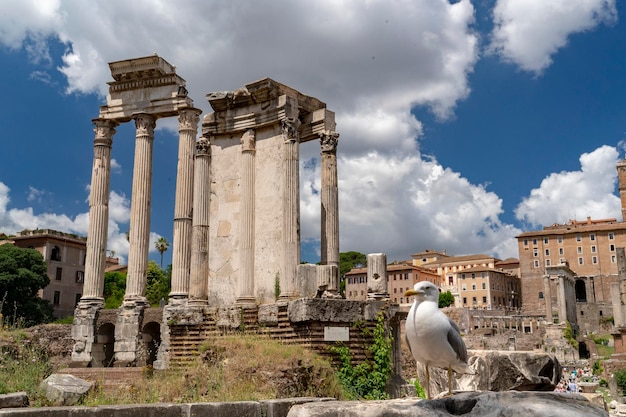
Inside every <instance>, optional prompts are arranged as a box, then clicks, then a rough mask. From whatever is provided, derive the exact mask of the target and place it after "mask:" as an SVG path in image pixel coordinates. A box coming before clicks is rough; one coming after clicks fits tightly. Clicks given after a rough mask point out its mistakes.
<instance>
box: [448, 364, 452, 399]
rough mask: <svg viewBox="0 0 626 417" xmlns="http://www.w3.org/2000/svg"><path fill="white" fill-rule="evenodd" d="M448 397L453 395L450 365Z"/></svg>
mask: <svg viewBox="0 0 626 417" xmlns="http://www.w3.org/2000/svg"><path fill="white" fill-rule="evenodd" d="M448 395H452V367H451V366H450V365H448Z"/></svg>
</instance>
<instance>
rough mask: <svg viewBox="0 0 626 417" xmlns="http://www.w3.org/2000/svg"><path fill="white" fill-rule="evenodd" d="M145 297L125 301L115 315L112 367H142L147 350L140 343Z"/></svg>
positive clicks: (142, 343)
mask: <svg viewBox="0 0 626 417" xmlns="http://www.w3.org/2000/svg"><path fill="white" fill-rule="evenodd" d="M147 305H148V303H147V301H146V299H145V297H136V298H129V299H125V300H124V302H123V303H122V306H121V307H120V309H119V311H118V313H117V323H116V325H115V348H114V351H115V362H114V364H113V366H115V367H124V366H143V365H145V360H146V356H147V350H146V348H145V345H144V342H143V341H142V325H143V313H144V309H145V308H146V306H147Z"/></svg>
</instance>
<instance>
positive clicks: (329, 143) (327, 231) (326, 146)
mask: <svg viewBox="0 0 626 417" xmlns="http://www.w3.org/2000/svg"><path fill="white" fill-rule="evenodd" d="M319 136H320V144H321V149H322V152H321V160H322V161H321V165H322V167H321V168H322V189H321V204H322V206H321V209H322V212H321V223H322V224H321V231H322V233H321V264H322V265H336V266H337V267H339V187H338V179H337V143H338V140H339V134H338V133H335V132H324V133H320V135H319Z"/></svg>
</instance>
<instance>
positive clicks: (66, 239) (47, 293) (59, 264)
mask: <svg viewBox="0 0 626 417" xmlns="http://www.w3.org/2000/svg"><path fill="white" fill-rule="evenodd" d="M11 239H12V240H13V242H14V244H15V246H18V247H20V248H30V249H35V250H37V251H38V252H39V253H41V255H42V256H43V258H44V260H45V261H46V264H47V265H48V277H49V278H50V284H49V285H48V286H47V287H46V288H44V289H43V290H41V291H40V293H39V296H40V297H41V298H43V299H44V300H48V301H50V304H52V307H53V309H54V316H55V317H57V318H63V317H67V316H71V315H73V314H74V308H75V307H76V304H77V303H78V301H79V300H80V297H81V295H82V292H83V282H84V279H85V249H86V239H85V238H83V237H80V236H77V235H74V234H71V233H63V232H59V231H56V230H50V229H41V230H33V231H26V232H21V233H18V235H17V236H15V237H13V238H11Z"/></svg>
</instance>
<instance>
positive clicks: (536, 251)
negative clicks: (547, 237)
mask: <svg viewBox="0 0 626 417" xmlns="http://www.w3.org/2000/svg"><path fill="white" fill-rule="evenodd" d="M533 256H539V249H537V248H535V249H533Z"/></svg>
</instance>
